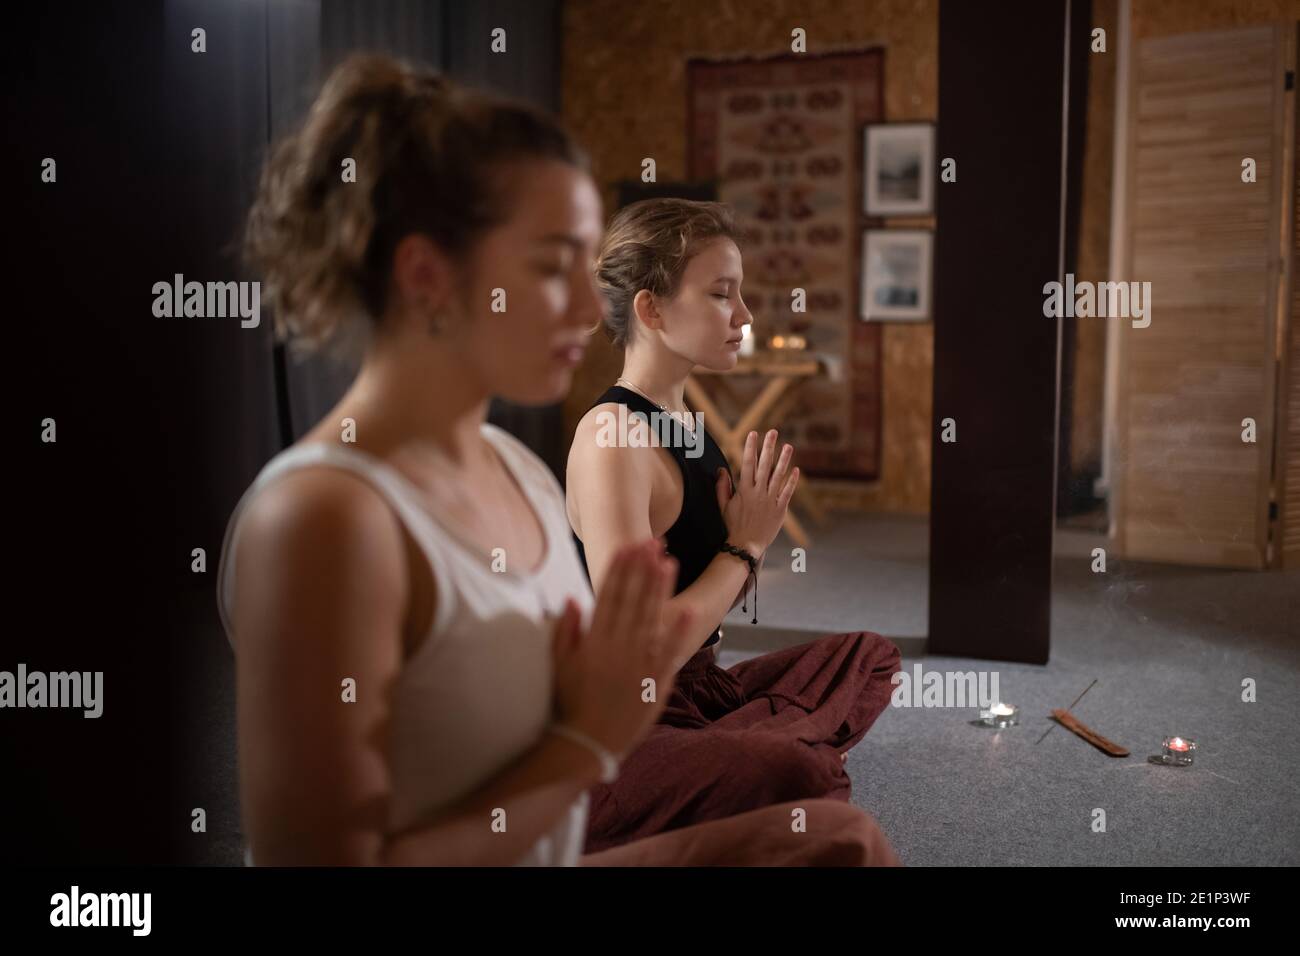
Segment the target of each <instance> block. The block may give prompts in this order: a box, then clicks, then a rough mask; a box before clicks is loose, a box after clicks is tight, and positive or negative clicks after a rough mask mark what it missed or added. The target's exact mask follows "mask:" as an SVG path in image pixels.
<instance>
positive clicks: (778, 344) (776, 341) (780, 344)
mask: <svg viewBox="0 0 1300 956" xmlns="http://www.w3.org/2000/svg"><path fill="white" fill-rule="evenodd" d="M772 348H774V349H783V348H785V336H784V335H774V336H772Z"/></svg>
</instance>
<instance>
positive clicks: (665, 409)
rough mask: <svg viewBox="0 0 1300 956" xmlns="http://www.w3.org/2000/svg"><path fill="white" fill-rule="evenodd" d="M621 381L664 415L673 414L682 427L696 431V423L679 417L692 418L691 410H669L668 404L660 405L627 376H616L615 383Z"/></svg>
mask: <svg viewBox="0 0 1300 956" xmlns="http://www.w3.org/2000/svg"><path fill="white" fill-rule="evenodd" d="M619 382H623V384H624V385H627V386H628V388H629V389H632V390H633V392H636V393H637V394H638V395H641V397H642V398H643V399H646V401H647V402H650V405H653V406H654V407H655V408H658V410H659V411H662V412H663V414H664V415H671V416H672V418H675V419H677V421H681V425H682V428H688V429H690V431H692V432H694V431H695V428H694V423H692V424H689V425H688V424H686V423H685V421H684V420H682V419H681V418H679V416H680V415H685V416H686V418H688V419H689V418H690V411H689V410H688V411H684V412H675V411H669V410H668V406H666V405H659V402H656V401H654V399H653V398H650V395H647V394H646V393H645V390H643V389H640V388H637V386H636V385H633V384H632V382H630V381H628V380H627V378H624V377H621V376H620V377H617V378H615V380H614V384H615V385H617V384H619Z"/></svg>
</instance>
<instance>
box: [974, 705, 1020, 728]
mask: <svg viewBox="0 0 1300 956" xmlns="http://www.w3.org/2000/svg"><path fill="white" fill-rule="evenodd" d="M980 722H981V723H983V724H985V725H986V726H989V727H997V728H998V729H999V730H1001V729H1002V728H1003V727H1011V726H1013V725H1014V724H1018V723H1020V709H1019V708H1018V707H1014V706H1012V705H1011V704H1004V703H1002V702H1001V701H999V702H998V703H996V704H994V705H993V706H992V707H990V708H989V709H988V710H981V711H980Z"/></svg>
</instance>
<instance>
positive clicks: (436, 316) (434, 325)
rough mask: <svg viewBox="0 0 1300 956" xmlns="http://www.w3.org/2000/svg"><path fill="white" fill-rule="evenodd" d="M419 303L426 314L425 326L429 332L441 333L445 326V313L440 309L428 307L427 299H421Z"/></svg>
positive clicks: (436, 334) (432, 333) (431, 333)
mask: <svg viewBox="0 0 1300 956" xmlns="http://www.w3.org/2000/svg"><path fill="white" fill-rule="evenodd" d="M420 305H421V307H422V308H423V309H424V311H425V314H426V315H428V321H427V324H426V328H427V329H428V330H429V334H430V335H433V336H438V335H441V334H442V333H443V331H445V329H446V326H447V316H446V313H444V312H443V311H442V310H440V309H436V310H435V309H430V308H429V300H428V299H421V300H420Z"/></svg>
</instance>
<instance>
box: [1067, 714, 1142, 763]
mask: <svg viewBox="0 0 1300 956" xmlns="http://www.w3.org/2000/svg"><path fill="white" fill-rule="evenodd" d="M1052 716H1053V717H1055V718H1056V721H1057V723H1059V724H1060V725H1061V726H1062V727H1064V728H1065V729H1066V730H1072V731H1074V732H1075V733H1076V734H1078V735H1079V736H1080V737H1082V738H1083V739H1084V740H1086V741H1088V743H1090V744H1092V745H1093V746H1094V747H1096V748H1097V749H1098V750H1100V751H1101V752H1102V753H1105V754H1108V755H1110V756H1112V757H1127V756H1128V751H1127V750H1125V749H1124V748H1123V747H1121V746H1120V745H1119V744H1117V743H1115V742H1114V741H1111V740H1107V739H1106V738H1105V737H1103V736H1102V735H1101V734H1099V733H1097V731H1095V730H1093V729H1091V728H1090V727H1085V726H1084V725H1083V724H1081V723H1079V720H1078V718H1076V717H1075V716H1074V714H1072V713H1070V712H1069V711H1068V710H1054V711H1052Z"/></svg>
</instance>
